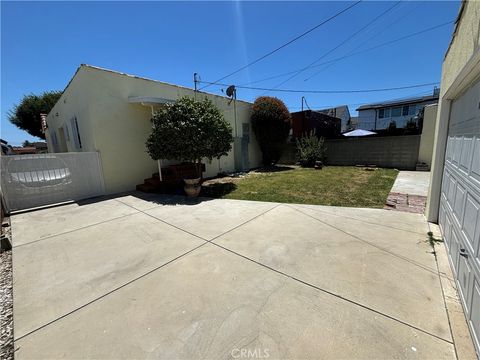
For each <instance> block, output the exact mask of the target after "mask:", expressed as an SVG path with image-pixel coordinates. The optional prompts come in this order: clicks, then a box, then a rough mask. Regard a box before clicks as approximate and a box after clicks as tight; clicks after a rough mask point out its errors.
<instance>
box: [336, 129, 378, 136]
mask: <svg viewBox="0 0 480 360" xmlns="http://www.w3.org/2000/svg"><path fill="white" fill-rule="evenodd" d="M376 134H377V133H376V132H373V131H368V130H362V129H357V130H353V131H349V132H346V133H344V134H343V136H368V135H376Z"/></svg>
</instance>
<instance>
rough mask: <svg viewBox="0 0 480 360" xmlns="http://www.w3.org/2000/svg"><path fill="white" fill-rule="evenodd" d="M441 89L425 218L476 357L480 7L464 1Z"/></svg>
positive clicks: (479, 328) (479, 324) (479, 341)
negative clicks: (442, 250) (439, 240)
mask: <svg viewBox="0 0 480 360" xmlns="http://www.w3.org/2000/svg"><path fill="white" fill-rule="evenodd" d="M440 87H441V92H440V97H439V104H438V112H437V126H436V127H435V136H434V149H433V159H432V169H431V177H430V189H429V193H428V199H427V209H426V217H427V219H428V220H429V221H432V222H438V223H439V225H440V229H441V231H442V235H443V240H444V244H445V246H446V249H447V252H448V256H449V260H450V265H451V267H452V270H453V274H454V277H455V282H456V285H457V289H458V292H459V295H460V300H461V303H462V305H463V308H464V312H465V316H466V320H467V323H468V326H469V328H470V331H471V333H472V338H473V342H474V344H475V346H476V349H477V354H480V2H479V1H462V4H461V7H460V12H459V15H458V17H457V20H456V23H455V28H454V32H453V36H452V40H451V42H450V45H449V47H448V49H447V52H446V54H445V58H444V61H443V66H442V80H441V86H440Z"/></svg>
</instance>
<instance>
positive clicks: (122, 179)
mask: <svg viewBox="0 0 480 360" xmlns="http://www.w3.org/2000/svg"><path fill="white" fill-rule="evenodd" d="M182 96H190V97H196V98H197V99H199V100H200V99H204V98H208V99H210V100H211V101H212V102H213V103H214V104H215V105H216V106H217V107H218V108H219V109H220V111H221V112H222V113H223V115H224V117H225V119H226V120H227V121H228V122H229V123H230V124H231V126H232V129H233V135H234V137H235V142H234V145H233V148H232V151H230V153H229V154H228V156H223V157H222V158H221V159H219V160H217V159H214V160H213V161H212V162H211V163H210V162H208V161H206V160H205V163H206V171H205V173H204V174H203V175H204V177H212V176H216V175H217V174H218V173H219V172H229V171H239V170H247V169H249V168H254V167H258V166H259V165H260V163H261V158H262V157H261V153H260V150H259V147H258V145H257V143H256V140H255V138H254V135H253V132H252V131H250V113H251V107H252V104H251V103H248V102H245V101H241V100H237V101H236V107H235V106H234V103H233V101H231V99H229V98H226V97H223V96H218V95H212V94H207V93H204V92H195V91H194V90H193V89H190V88H186V87H181V86H176V85H171V84H167V83H163V82H160V81H155V80H150V79H146V78H141V77H137V76H132V75H127V74H124V73H120V72H116V71H111V70H106V69H101V68H98V67H94V66H90V65H80V67H79V68H78V69H77V71H76V72H75V75H74V76H73V78H72V79H71V80H70V82H69V83H68V85H67V87H66V88H65V90H64V92H63V94H62V96H61V97H60V99H59V100H58V102H57V103H56V104H55V106H54V107H53V108H52V110H51V111H50V113H49V114H48V115H47V116H46V121H45V126H46V129H45V136H46V139H47V144H48V149H49V151H50V152H79V151H97V152H99V154H100V157H101V163H102V169H103V175H104V181H105V187H106V192H107V193H116V192H121V191H127V190H133V189H135V186H136V185H137V184H141V183H143V180H144V179H146V178H149V177H151V176H152V173H154V172H158V163H157V162H156V161H154V160H152V159H151V158H150V156H149V155H148V154H147V152H146V148H145V141H146V140H147V137H148V135H149V134H150V132H151V122H150V119H151V118H152V113H153V112H154V111H155V110H156V109H159V108H161V107H162V106H164V105H165V104H166V103H169V102H174V101H175V100H177V99H178V98H180V97H182ZM235 108H236V116H235ZM172 163H174V161H162V165H165V166H166V165H168V164H172Z"/></svg>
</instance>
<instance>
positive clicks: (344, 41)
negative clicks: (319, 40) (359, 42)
mask: <svg viewBox="0 0 480 360" xmlns="http://www.w3.org/2000/svg"><path fill="white" fill-rule="evenodd" d="M400 3H401V1H397V2H396V3H395V4H393V5H392V6H390V7H389V8H388V9H386V10H385V11H383V12H382V13H381V14H379V15H377V16H375V17H374V18H373V19H372V20H370V21H369V22H368V23H367V24H365V25H364V26H362V27H361V28H360V29H358V30H357V31H355V32H354V33H353V34H351V35H350V36H349V37H347V38H346V39H345V40H343V41H342V42H341V43H340V44H338V45H337V46H335V47H334V48H332V49H330V50H329V51H327V52H326V53H325V54H323V55H322V56H320V57H319V58H317V59H316V60H314V61H313V62H311V63H310V64H308V65H307V66H305V67H303V68H301V69H299V70H298V71H297V72H295V73H294V74H293V75H292V76H290V77H289V78H288V79H286V80H283V81H282V82H281V83H279V84H277V85H276V86H274V89H276V88H278V87H280V86H282V85H283V84H285V83H287V82H289V81H290V80H292V79H293V78H295V77H297V76H298V75H300V74H301V73H302V72H304V71H305V70H307V69H309V68H310V67H312V65H315V64H316V63H318V62H319V61H320V60H322V59H323V58H325V57H326V56H328V55H330V54H331V53H332V52H334V51H335V50H337V49H338V48H339V47H341V46H343V45H344V44H346V43H347V42H349V41H350V40H351V39H352V38H354V37H355V36H357V35H358V34H359V33H361V32H362V31H363V30H365V29H366V28H368V27H369V26H370V25H372V24H373V23H374V22H375V21H377V20H378V19H380V18H381V17H382V16H383V15H385V14H386V13H388V12H389V11H391V10H393V9H394V8H395V7H397V6H398V5H400Z"/></svg>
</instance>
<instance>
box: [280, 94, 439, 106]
mask: <svg viewBox="0 0 480 360" xmlns="http://www.w3.org/2000/svg"><path fill="white" fill-rule="evenodd" d="M431 93H432V92H431V91H430V90H428V91H422V92H419V93H415V94H411V95H409V96H404V97H400V98H394V99H390V100H388V101H389V102H391V101H402V100H407V99H410V98H412V97H415V96H420V95H428V94H431ZM381 101H382V100H379V101H371V100H368V101H362V102H358V103H349V102H345V103H343V104H338V103H337V104H335V105H313V106H312V108H315V109H329V108H334V107H338V106H341V105H351V106H356V105H364V104H365V103H377V102H381ZM288 108H289V109H300V108H301V106H288Z"/></svg>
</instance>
